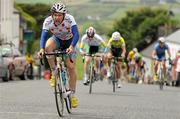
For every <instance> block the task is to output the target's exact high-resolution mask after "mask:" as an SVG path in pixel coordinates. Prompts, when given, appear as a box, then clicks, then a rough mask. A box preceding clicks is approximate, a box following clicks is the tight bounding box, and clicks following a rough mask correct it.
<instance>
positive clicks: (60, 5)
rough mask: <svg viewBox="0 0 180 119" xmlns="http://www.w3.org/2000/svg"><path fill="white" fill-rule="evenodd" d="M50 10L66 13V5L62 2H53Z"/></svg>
mask: <svg viewBox="0 0 180 119" xmlns="http://www.w3.org/2000/svg"><path fill="white" fill-rule="evenodd" d="M51 12H58V13H67V10H66V6H65V5H64V4H63V3H55V4H53V5H52V7H51Z"/></svg>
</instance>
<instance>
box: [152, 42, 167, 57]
mask: <svg viewBox="0 0 180 119" xmlns="http://www.w3.org/2000/svg"><path fill="white" fill-rule="evenodd" d="M154 49H155V51H156V54H157V56H158V57H165V51H166V50H168V49H169V47H168V45H167V44H166V43H165V44H164V46H163V47H162V48H161V47H160V44H159V43H157V44H156V45H155V47H154Z"/></svg>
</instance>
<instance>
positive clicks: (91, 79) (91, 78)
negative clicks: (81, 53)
mask: <svg viewBox="0 0 180 119" xmlns="http://www.w3.org/2000/svg"><path fill="white" fill-rule="evenodd" d="M93 78H94V77H93V67H92V66H90V75H89V94H91V93H92V83H93Z"/></svg>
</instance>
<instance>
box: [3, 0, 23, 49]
mask: <svg viewBox="0 0 180 119" xmlns="http://www.w3.org/2000/svg"><path fill="white" fill-rule="evenodd" d="M19 26H20V15H19V12H18V11H17V10H16V9H14V0H0V42H1V43H5V42H12V43H13V44H14V45H15V47H16V48H19V43H20V27H19Z"/></svg>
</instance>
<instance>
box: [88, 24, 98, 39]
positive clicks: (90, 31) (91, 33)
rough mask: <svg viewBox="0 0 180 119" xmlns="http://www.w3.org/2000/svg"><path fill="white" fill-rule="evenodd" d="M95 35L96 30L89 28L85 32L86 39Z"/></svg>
mask: <svg viewBox="0 0 180 119" xmlns="http://www.w3.org/2000/svg"><path fill="white" fill-rule="evenodd" d="M95 33H96V30H95V29H94V28H93V27H92V26H90V27H89V28H88V29H87V30H86V34H87V36H88V37H90V38H93V37H94V34H95Z"/></svg>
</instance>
